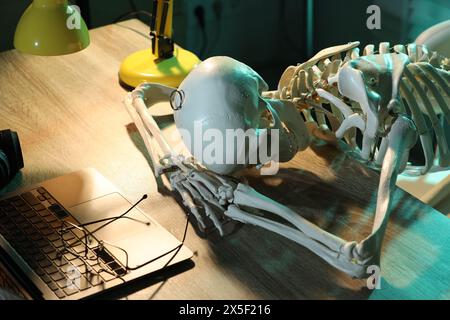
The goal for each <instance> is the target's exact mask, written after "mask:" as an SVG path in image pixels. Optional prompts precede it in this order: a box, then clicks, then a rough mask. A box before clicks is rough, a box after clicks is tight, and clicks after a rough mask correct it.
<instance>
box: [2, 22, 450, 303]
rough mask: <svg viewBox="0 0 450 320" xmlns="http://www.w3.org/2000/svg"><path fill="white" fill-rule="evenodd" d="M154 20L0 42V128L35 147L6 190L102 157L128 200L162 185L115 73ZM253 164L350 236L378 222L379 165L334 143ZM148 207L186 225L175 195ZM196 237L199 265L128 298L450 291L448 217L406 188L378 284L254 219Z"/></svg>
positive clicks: (276, 194)
mask: <svg viewBox="0 0 450 320" xmlns="http://www.w3.org/2000/svg"><path fill="white" fill-rule="evenodd" d="M147 31H148V30H147V29H146V27H145V26H144V25H143V24H141V23H140V22H138V21H137V20H130V21H127V22H124V23H120V24H118V25H110V26H106V27H102V28H99V29H95V30H92V31H91V45H90V46H89V48H87V49H86V50H84V51H82V52H79V53H76V54H72V55H68V56H62V57H35V56H29V55H22V54H19V53H18V52H16V51H8V52H4V53H2V54H0V79H1V86H0V101H1V102H0V103H1V104H0V128H11V129H13V130H16V131H18V133H19V136H20V139H21V143H22V148H23V153H24V158H25V169H24V170H23V171H22V173H21V175H19V176H18V177H16V179H15V180H14V181H13V183H12V184H11V185H10V186H9V187H8V190H12V189H14V188H16V187H18V186H26V185H30V184H32V183H37V182H39V181H43V180H46V179H49V178H53V177H56V176H59V175H62V174H66V173H69V172H71V171H75V170H79V169H81V168H85V167H95V168H97V169H98V170H99V171H100V172H101V173H102V174H103V175H105V176H106V177H107V178H108V179H109V180H111V181H112V182H113V183H114V184H116V185H117V186H118V187H119V188H120V189H121V190H123V193H124V194H125V195H126V196H127V197H128V198H129V199H130V200H135V199H138V198H139V197H140V196H141V195H142V194H143V193H154V192H155V191H156V187H157V184H156V181H155V179H154V177H153V175H152V172H151V170H150V167H149V165H148V162H147V158H146V155H145V153H144V152H141V151H140V150H143V147H142V141H141V140H140V138H139V137H138V135H137V133H136V131H135V129H134V127H133V126H132V125H130V122H131V121H130V118H129V116H128V114H127V113H126V111H125V109H124V108H123V106H122V104H121V101H122V99H123V98H124V96H125V93H126V91H125V90H124V89H123V88H121V87H120V85H119V83H118V78H117V72H118V69H119V66H120V62H121V61H122V59H124V58H125V57H126V56H127V55H128V54H130V53H132V52H134V51H136V50H139V49H142V48H145V47H147V46H148V45H149V40H148V38H147V37H146V36H145V35H146V33H147ZM161 120H162V121H163V122H164V121H167V117H162V118H161ZM246 175H247V177H248V179H249V181H250V183H251V185H252V186H254V187H255V188H256V189H257V190H259V191H261V192H264V193H265V194H266V195H268V196H271V197H273V198H274V199H276V200H277V201H280V202H282V203H285V204H287V205H289V206H291V207H293V208H295V209H296V210H297V211H298V212H299V213H300V214H302V215H304V216H305V217H307V218H308V219H310V220H311V221H313V222H315V223H317V224H318V225H320V226H321V227H323V228H325V229H327V230H330V231H332V232H335V233H336V234H338V235H340V236H341V237H343V238H345V239H347V240H358V239H362V238H363V237H364V236H366V235H367V234H368V233H369V232H370V228H371V225H372V219H373V216H372V214H373V211H374V203H375V197H376V188H377V185H378V174H377V173H375V172H373V171H371V170H369V169H367V168H365V167H364V166H362V165H361V164H359V163H357V162H356V161H353V160H352V159H349V158H348V157H347V156H346V155H344V154H342V153H341V152H339V151H337V150H336V149H334V148H332V147H330V146H324V145H322V146H320V145H317V146H316V145H315V146H312V147H311V148H309V149H307V150H306V151H304V152H301V153H299V154H298V155H297V156H296V158H295V159H294V160H293V161H291V162H290V163H288V164H285V165H283V166H282V168H281V170H280V172H279V174H278V175H277V176H275V177H259V176H258V175H257V174H256V173H255V172H253V171H249V172H247V173H246ZM8 190H6V191H8ZM166 205H170V206H173V208H174V209H173V213H172V214H171V215H170V216H167V215H162V214H161V213H160V212H158V207H160V206H166ZM143 209H144V210H147V211H148V212H149V214H151V215H152V216H153V217H154V218H155V219H157V220H158V221H159V222H160V223H161V224H162V225H163V226H164V227H166V228H167V229H168V230H169V231H171V232H172V233H173V234H175V235H176V236H178V237H180V236H181V234H182V229H183V227H184V221H185V214H184V211H183V210H182V209H181V208H179V206H177V205H176V204H175V203H174V201H173V200H172V198H171V197H167V196H163V195H153V196H152V197H151V199H150V200H149V201H147V202H146V204H144V205H143ZM186 242H187V245H188V246H189V247H190V248H191V249H192V250H193V251H195V256H194V258H193V262H194V263H195V267H194V268H192V269H191V270H189V271H187V272H184V273H182V274H179V275H177V276H175V277H172V278H169V279H168V280H166V281H164V282H162V283H159V284H156V285H152V286H150V287H148V288H146V289H143V290H140V291H138V292H136V293H133V294H130V295H129V296H128V298H129V299H149V298H153V299H254V298H255V299H270V298H275V299H282V298H283V299H369V298H372V299H379V298H383V299H399V298H447V299H448V298H450V249H449V247H450V221H449V219H447V218H446V217H445V216H443V215H442V214H440V213H438V212H437V211H435V210H434V209H432V208H431V207H429V206H427V205H425V204H423V203H421V202H420V201H418V200H417V199H415V198H413V197H411V196H410V195H408V194H407V193H405V192H403V191H401V190H397V191H396V195H395V200H394V209H393V213H392V217H391V220H390V224H389V227H388V230H387V235H386V240H385V242H384V246H383V255H382V283H381V289H380V290H375V291H370V290H368V289H367V288H366V286H365V281H361V280H353V279H351V278H349V277H348V276H347V275H345V274H343V273H341V272H339V271H337V270H335V269H334V268H332V267H330V266H328V265H327V264H326V263H325V262H323V261H322V260H321V259H320V258H318V257H317V256H316V255H315V254H313V253H312V252H310V251H308V250H307V249H305V248H303V247H300V246H299V245H297V244H295V243H293V242H291V241H289V240H287V239H284V238H282V237H280V236H277V235H275V234H272V233H270V232H267V231H265V230H262V229H259V228H256V227H251V226H243V227H241V228H239V229H238V230H237V231H236V232H235V233H234V234H232V235H230V236H228V237H226V238H224V239H218V237H215V236H210V237H209V238H202V237H200V236H199V235H197V234H196V232H195V231H194V229H193V228H190V229H189V233H188V236H187V241H186Z"/></svg>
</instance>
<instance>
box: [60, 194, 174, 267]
mask: <svg viewBox="0 0 450 320" xmlns="http://www.w3.org/2000/svg"><path fill="white" fill-rule="evenodd" d="M130 207H131V204H130V203H129V202H128V201H127V200H126V199H125V198H124V197H123V196H122V195H121V194H119V193H112V194H108V195H105V196H103V197H100V198H97V199H93V200H90V201H88V202H85V203H82V204H79V205H76V206H73V207H71V208H68V210H69V211H70V213H71V214H72V216H73V217H74V218H75V219H76V220H78V222H79V223H81V224H84V223H88V222H91V221H95V220H101V219H106V218H113V217H118V216H120V215H122V214H123V213H125V212H126V211H127V210H129V209H130ZM108 221H110V220H108ZM108 221H103V222H99V223H96V224H92V225H90V226H87V227H86V228H87V229H88V230H89V231H90V232H94V231H95V230H96V229H97V228H99V227H101V226H102V225H103V224H105V223H107V222H108ZM94 236H95V237H96V238H97V239H98V240H103V241H105V247H106V248H107V249H108V250H110V251H111V252H112V253H113V254H114V255H115V256H116V258H118V259H119V260H120V261H121V262H122V264H124V265H125V264H126V254H125V251H126V253H127V254H128V265H129V266H130V267H134V266H137V265H140V264H142V263H145V262H147V261H148V260H151V259H153V258H155V257H157V256H159V255H161V254H163V253H165V252H167V251H170V250H172V249H173V248H175V247H176V246H178V245H179V244H180V242H179V241H178V240H177V239H176V238H175V237H174V236H172V235H171V234H170V233H169V232H168V231H167V230H165V229H164V228H162V227H161V226H160V225H159V224H157V223H156V222H155V221H153V220H152V219H151V218H149V217H148V216H146V215H145V214H143V213H142V212H141V211H140V210H138V209H136V208H134V209H132V210H131V211H129V212H128V213H127V214H126V215H125V216H124V217H123V218H120V219H117V220H115V221H114V222H111V223H110V224H108V225H107V226H106V227H104V228H102V229H100V230H98V231H96V232H95V233H94Z"/></svg>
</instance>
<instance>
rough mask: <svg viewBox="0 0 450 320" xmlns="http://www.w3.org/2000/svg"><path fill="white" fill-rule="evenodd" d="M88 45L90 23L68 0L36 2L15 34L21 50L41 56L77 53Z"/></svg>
mask: <svg viewBox="0 0 450 320" xmlns="http://www.w3.org/2000/svg"><path fill="white" fill-rule="evenodd" d="M88 45H89V32H88V29H87V27H86V23H85V22H84V21H83V19H82V18H81V15H80V13H79V12H78V11H77V10H76V9H75V8H74V7H72V6H69V4H68V1H67V0H33V2H32V3H31V4H30V6H29V7H28V8H27V9H26V10H25V12H24V13H23V15H22V17H21V18H20V20H19V23H18V24H17V27H16V33H15V34H14V47H15V48H16V49H17V50H19V51H20V52H23V53H29V54H34V55H40V56H55V55H63V54H69V53H74V52H77V51H80V50H83V49H84V48H86V47H87V46H88Z"/></svg>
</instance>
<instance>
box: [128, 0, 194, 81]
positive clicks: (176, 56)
mask: <svg viewBox="0 0 450 320" xmlns="http://www.w3.org/2000/svg"><path fill="white" fill-rule="evenodd" d="M172 17H173V0H153V15H152V20H151V23H150V29H151V32H150V36H151V42H152V47H151V49H145V50H141V51H138V52H135V53H133V54H131V55H130V56H128V57H127V58H126V59H125V60H124V61H123V63H122V65H121V67H120V71H119V78H120V80H121V81H122V83H124V84H126V85H128V86H130V87H137V86H138V85H140V84H141V83H144V82H157V83H161V84H164V85H167V86H170V87H178V86H179V84H180V83H181V81H183V79H184V78H185V77H186V76H187V74H188V73H189V72H190V71H191V70H192V68H194V67H195V66H196V65H197V64H198V63H199V62H200V60H199V58H197V56H196V55H195V54H193V53H192V52H189V51H187V50H184V49H182V48H180V47H178V46H175V45H174V42H173V40H172Z"/></svg>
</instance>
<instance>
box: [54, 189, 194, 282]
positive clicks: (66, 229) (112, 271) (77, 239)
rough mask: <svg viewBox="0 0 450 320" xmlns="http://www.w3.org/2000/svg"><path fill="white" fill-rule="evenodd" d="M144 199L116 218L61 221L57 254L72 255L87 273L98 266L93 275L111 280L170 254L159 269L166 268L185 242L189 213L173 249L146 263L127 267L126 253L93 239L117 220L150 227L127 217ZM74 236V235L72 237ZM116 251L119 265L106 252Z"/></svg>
mask: <svg viewBox="0 0 450 320" xmlns="http://www.w3.org/2000/svg"><path fill="white" fill-rule="evenodd" d="M145 199H147V195H146V194H145V195H144V196H142V198H141V199H140V200H139V201H137V202H136V203H135V204H134V205H132V206H131V207H130V208H129V209H128V210H127V211H125V212H124V213H122V214H121V215H119V216H116V217H110V218H104V219H99V220H94V221H90V222H87V223H83V224H78V225H77V224H74V223H72V222H70V221H62V225H61V228H60V230H59V235H60V237H61V239H62V243H63V250H64V252H61V254H67V253H68V254H72V255H73V256H75V257H77V258H79V259H81V260H82V261H83V263H84V265H85V267H86V268H87V269H88V270H89V269H90V268H91V267H90V266H92V265H98V266H100V268H97V270H96V271H97V273H103V272H106V273H108V274H109V275H110V276H111V277H116V278H120V279H122V281H125V280H124V279H123V278H122V277H123V276H124V275H126V274H127V273H128V272H130V271H134V270H138V269H140V268H142V267H145V266H147V265H149V264H151V263H153V262H155V261H157V260H159V259H162V258H164V257H165V256H167V255H169V254H171V253H173V255H172V256H171V257H170V259H169V260H168V261H167V262H166V263H165V265H164V266H163V267H162V269H164V268H166V267H167V266H168V265H169V264H170V263H171V262H172V261H173V259H174V258H175V257H176V255H177V254H178V252H179V251H180V250H181V248H182V246H183V245H184V241H185V239H186V234H187V229H188V226H189V212H187V215H186V225H185V227H184V233H183V238H182V240H181V243H180V244H179V245H178V246H176V247H174V248H173V249H171V250H169V251H167V252H165V253H163V254H161V255H159V256H157V257H155V258H152V259H150V260H148V261H146V262H143V263H141V264H139V265H137V266H132V267H131V266H130V265H129V256H128V252H127V251H126V250H125V249H123V248H121V247H119V246H117V245H114V244H112V243H110V242H108V241H105V240H97V239H96V237H95V236H94V235H95V233H97V232H98V231H100V230H102V229H104V228H105V227H106V226H108V225H110V224H112V223H114V222H115V221H117V220H119V219H131V220H133V221H136V222H139V223H144V224H146V225H150V222H148V221H142V220H139V219H136V218H133V217H128V216H127V214H128V213H129V212H130V211H131V210H133V209H134V208H135V207H136V206H137V205H138V204H139V203H141V202H142V201H143V200H145ZM99 223H103V224H101V225H100V226H98V227H97V228H95V229H94V230H93V231H89V230H88V229H87V228H86V227H88V226H92V225H95V224H99ZM74 234H75V235H76V236H74ZM113 248H114V249H116V250H115V251H120V252H122V253H123V254H124V257H125V259H124V260H125V264H122V263H121V262H120V261H119V260H118V259H117V258H115V257H114V255H113V254H112V253H111V250H110V249H113Z"/></svg>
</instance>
